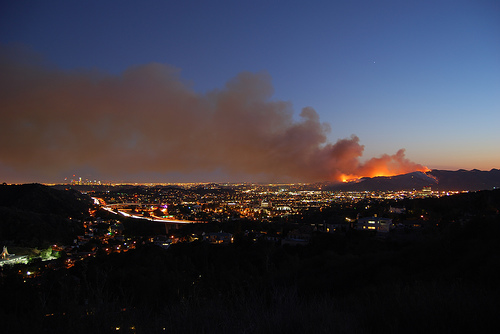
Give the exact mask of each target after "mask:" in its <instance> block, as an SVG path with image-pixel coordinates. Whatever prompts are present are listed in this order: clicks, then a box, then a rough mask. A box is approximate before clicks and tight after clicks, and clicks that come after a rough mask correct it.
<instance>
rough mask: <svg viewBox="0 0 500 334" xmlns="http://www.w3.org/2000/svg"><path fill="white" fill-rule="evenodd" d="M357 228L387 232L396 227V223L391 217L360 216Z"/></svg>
mask: <svg viewBox="0 0 500 334" xmlns="http://www.w3.org/2000/svg"><path fill="white" fill-rule="evenodd" d="M356 229H357V230H366V231H369V230H373V231H376V232H379V233H387V232H389V231H391V230H392V229H394V224H393V223H392V219H390V218H381V217H364V218H359V219H358V223H357V225H356Z"/></svg>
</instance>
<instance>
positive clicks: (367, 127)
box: [0, 0, 500, 169]
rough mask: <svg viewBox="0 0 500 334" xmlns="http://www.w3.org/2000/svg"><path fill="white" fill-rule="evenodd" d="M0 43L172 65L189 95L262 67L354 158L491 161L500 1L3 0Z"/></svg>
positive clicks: (283, 97) (81, 64) (77, 64)
mask: <svg viewBox="0 0 500 334" xmlns="http://www.w3.org/2000/svg"><path fill="white" fill-rule="evenodd" d="M0 43H1V44H2V45H3V46H4V47H9V48H10V47H12V45H24V46H25V47H26V48H28V49H30V50H31V51H32V52H36V53H39V54H40V56H41V57H43V58H44V59H45V62H46V63H48V64H52V65H54V66H55V67H57V68H59V69H62V70H65V71H72V70H75V69H79V70H85V71H88V70H96V71H100V72H108V73H109V74H110V75H120V74H121V73H122V72H123V71H125V70H126V69H127V68H129V67H131V66H137V65H143V64H149V63H152V62H156V63H161V64H168V65H171V66H173V67H175V68H178V69H179V70H180V77H181V78H182V80H184V81H185V82H187V84H188V85H189V86H191V87H192V89H193V90H194V91H195V92H198V93H206V92H209V91H212V90H215V89H222V88H223V87H224V85H225V84H226V82H227V81H229V80H231V79H232V78H233V77H235V76H236V75H238V73H240V72H242V71H250V72H254V73H257V72H261V71H265V72H267V73H268V74H269V76H270V77H271V78H272V86H273V87H274V95H272V97H271V100H274V101H288V102H290V103H291V104H292V107H293V110H294V119H296V120H298V119H299V116H298V115H299V113H300V111H301V109H302V108H304V107H312V108H314V109H315V110H316V112H317V113H318V114H319V117H320V119H321V122H326V123H329V125H330V127H331V131H330V132H329V134H328V141H330V142H336V141H337V140H338V139H339V138H346V137H349V136H350V135H351V134H355V135H357V136H358V137H359V139H360V143H361V144H362V145H364V146H365V150H364V154H363V158H362V159H369V158H371V157H374V156H375V157H376V156H380V155H381V154H384V153H389V154H394V153H395V152H396V151H397V150H398V149H400V148H405V149H406V157H407V158H409V159H410V160H412V161H415V162H417V163H420V164H423V165H426V166H428V167H430V168H446V169H458V168H466V169H472V168H479V169H490V168H498V167H500V145H499V144H500V131H499V130H498V124H500V2H498V1H493V0H492V1H482V0H479V1H477V0H476V1H272V0H267V1H259V0H254V1H173V0H171V1H168V0H164V1H140V2H139V1H11V2H10V3H7V4H6V3H5V2H4V3H3V4H2V5H1V8H0Z"/></svg>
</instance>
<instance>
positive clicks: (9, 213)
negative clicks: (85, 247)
mask: <svg viewBox="0 0 500 334" xmlns="http://www.w3.org/2000/svg"><path fill="white" fill-rule="evenodd" d="M90 205H91V202H90V198H89V197H88V196H84V195H82V194H81V193H79V192H77V191H75V190H56V189H52V188H50V187H47V186H44V185H41V184H23V185H0V241H3V242H4V243H7V244H8V243H9V242H10V243H13V244H15V245H18V246H19V245H23V246H30V247H46V246H47V245H50V244H54V243H66V244H67V243H71V242H72V240H73V239H74V238H75V237H76V236H77V235H78V234H81V232H82V226H81V224H80V223H78V222H76V221H75V219H81V218H82V217H85V216H88V212H89V211H88V209H89V206H90ZM70 218H71V219H70Z"/></svg>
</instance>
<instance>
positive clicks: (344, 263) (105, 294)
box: [0, 190, 500, 334]
mask: <svg viewBox="0 0 500 334" xmlns="http://www.w3.org/2000/svg"><path fill="white" fill-rule="evenodd" d="M498 195H499V191H498V190H497V191H488V192H480V193H475V194H465V195H460V196H459V197H455V198H452V197H449V198H444V199H443V200H439V199H437V200H435V199H428V200H422V201H418V202H412V203H407V205H408V206H409V205H410V204H412V205H414V207H413V208H412V210H417V209H421V210H425V211H426V212H428V213H429V215H437V216H439V217H437V216H436V217H432V216H431V217H430V218H431V219H436V220H439V228H438V229H433V230H431V231H430V232H429V235H425V234H423V237H422V238H418V239H417V240H415V241H401V240H402V239H398V238H397V237H389V238H386V239H380V238H377V237H376V236H374V235H372V234H366V233H361V232H363V231H349V232H348V233H346V234H326V233H317V234H315V235H314V236H313V238H312V240H311V242H310V244H309V245H307V246H293V247H292V246H289V245H286V246H281V245H279V244H275V243H268V242H255V243H254V242H252V241H251V240H247V239H245V238H235V240H236V242H235V243H233V244H229V245H212V244H208V243H204V242H198V241H197V242H192V243H180V244H174V245H172V246H171V247H170V248H169V249H166V250H165V249H162V248H159V247H157V246H154V245H152V244H144V245H142V246H139V247H138V248H137V249H135V250H130V251H128V252H125V253H120V254H116V253H115V254H112V255H100V256H97V257H95V258H87V259H86V260H84V261H81V262H77V263H76V265H75V266H74V267H72V268H70V269H59V270H51V271H46V272H45V274H44V275H42V276H40V277H36V278H31V279H26V282H25V281H24V279H23V277H22V276H20V275H18V267H11V268H4V269H3V270H2V272H1V273H2V275H1V277H0V296H1V297H2V303H1V304H0V323H1V324H2V329H3V330H4V331H5V332H8V333H16V332H18V333H24V332H30V333H32V332H37V333H54V332H61V333H75V334H76V333H112V332H113V333H165V332H166V333H241V332H245V333H297V332H306V333H384V334H385V333H457V332H458V333H464V332H480V333H483V332H490V329H491V328H495V326H496V323H497V317H498V314H500V313H499V312H500V303H499V302H498V300H499V298H500V286H499V285H498V281H499V280H500V270H499V269H500V242H499V241H500V237H499V235H500V214H499V210H498V208H500V197H499V196H498ZM443 212H444V213H446V212H451V213H452V214H451V215H446V214H443ZM404 240H408V239H404Z"/></svg>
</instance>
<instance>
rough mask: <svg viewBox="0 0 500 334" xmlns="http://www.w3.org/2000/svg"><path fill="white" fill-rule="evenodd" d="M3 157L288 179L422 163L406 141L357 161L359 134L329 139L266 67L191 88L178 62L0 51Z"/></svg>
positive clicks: (120, 171) (102, 168)
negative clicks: (88, 61) (285, 97)
mask: <svg viewBox="0 0 500 334" xmlns="http://www.w3.org/2000/svg"><path fill="white" fill-rule="evenodd" d="M0 68H1V72H0V73H2V75H1V78H0V92H1V93H0V108H1V109H0V113H1V122H0V141H1V142H2V145H1V148H0V165H3V166H7V167H9V168H12V169H15V170H19V171H30V170H32V169H37V170H38V171H40V173H42V174H43V175H56V174H58V173H60V172H61V171H64V170H71V169H72V168H78V167H79V166H87V167H90V168H93V169H94V170H96V171H99V172H102V173H106V174H108V175H116V176H117V177H122V176H123V175H127V174H130V173H139V172H153V173H168V172H180V173H194V172H199V171H214V170H222V171H224V172H225V173H228V174H231V173H237V174H249V175H261V176H262V175H264V176H265V177H268V178H269V179H277V180H294V181H325V180H341V179H342V178H343V177H344V176H345V175H351V176H373V175H382V174H384V175H387V174H398V173H405V172H410V171H415V170H425V167H423V166H421V165H419V164H415V163H412V162H410V161H408V160H407V159H406V158H405V156H404V150H400V151H398V152H397V153H396V154H395V155H392V156H390V155H384V156H382V157H379V158H373V159H371V160H369V161H368V162H366V163H364V164H362V163H360V157H361V156H362V153H363V145H360V144H359V138H358V137H356V136H354V135H353V136H351V137H350V138H345V139H340V140H338V141H337V142H336V143H329V142H327V134H328V133H329V131H330V128H329V126H328V124H326V123H322V122H321V121H320V119H319V116H318V114H317V113H316V111H315V110H314V109H312V108H304V109H302V111H301V112H300V120H299V121H295V120H294V118H293V110H292V106H291V104H290V103H288V102H283V101H273V100H271V97H272V95H273V87H272V85H271V78H270V76H269V75H268V74H267V73H248V72H243V73H240V74H239V75H237V76H236V77H235V78H233V79H232V80H230V81H229V82H227V84H226V85H225V87H224V88H222V89H219V90H213V91H210V92H208V93H204V94H201V93H197V92H195V91H194V90H193V89H191V88H190V87H189V85H187V84H186V83H184V82H183V81H182V80H181V79H180V76H179V70H177V69H175V68H173V67H170V66H167V65H163V64H157V63H153V64H148V65H143V66H137V67H132V68H129V69H128V70H126V71H124V72H123V73H122V74H120V75H112V74H107V73H103V72H99V71H96V70H93V71H63V70H60V69H58V68H54V67H50V66H42V65H37V64H35V63H33V62H19V61H12V60H11V59H8V58H7V57H5V56H4V57H2V59H1V64H0Z"/></svg>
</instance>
